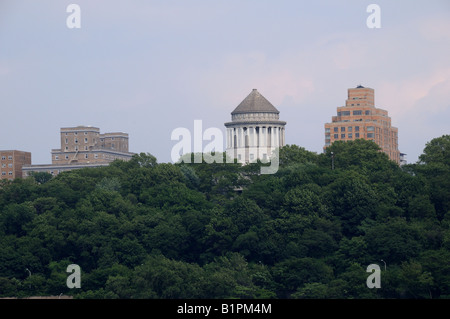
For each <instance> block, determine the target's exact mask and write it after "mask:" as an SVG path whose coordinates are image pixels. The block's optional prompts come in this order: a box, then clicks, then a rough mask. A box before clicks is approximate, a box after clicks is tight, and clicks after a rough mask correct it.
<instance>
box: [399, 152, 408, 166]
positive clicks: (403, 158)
mask: <svg viewBox="0 0 450 319" xmlns="http://www.w3.org/2000/svg"><path fill="white" fill-rule="evenodd" d="M406 164H408V162H407V159H406V154H405V153H400V166H403V165H406Z"/></svg>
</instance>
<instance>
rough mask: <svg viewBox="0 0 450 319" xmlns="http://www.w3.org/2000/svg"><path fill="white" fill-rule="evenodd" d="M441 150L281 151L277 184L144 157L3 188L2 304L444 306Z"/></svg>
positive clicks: (447, 281)
mask: <svg viewBox="0 0 450 319" xmlns="http://www.w3.org/2000/svg"><path fill="white" fill-rule="evenodd" d="M449 150H450V136H449V135H444V136H442V137H439V138H436V139H433V140H432V141H430V142H429V143H427V145H426V146H425V149H424V152H423V154H422V155H421V156H420V159H419V162H418V163H416V164H409V165H405V166H402V167H399V166H398V165H397V164H396V163H394V162H392V161H390V160H389V159H388V157H387V156H386V155H385V154H384V153H382V152H381V151H380V149H379V147H378V146H377V145H376V144H375V143H373V142H370V141H365V140H356V141H353V142H335V143H333V145H331V146H330V147H329V148H328V149H327V150H326V152H324V153H322V154H316V153H313V152H309V151H307V150H305V149H304V148H302V147H299V146H296V145H287V146H285V147H283V148H282V149H281V150H280V154H279V159H280V167H279V169H278V171H277V172H276V173H275V174H259V173H258V172H259V165H261V163H255V164H250V165H245V166H241V165H239V164H236V163H234V164H233V163H226V162H224V163H212V164H208V163H205V162H203V163H192V164H190V163H187V162H182V163H177V164H170V163H158V162H157V160H156V158H155V157H154V156H152V155H151V154H145V153H141V154H137V155H135V156H134V157H133V159H132V160H130V161H128V162H123V161H115V162H113V163H112V164H111V165H109V166H108V167H102V168H86V169H79V170H73V171H70V172H63V173H61V174H59V175H58V176H56V177H53V178H52V177H51V176H48V175H46V174H34V175H33V176H31V177H29V178H27V179H16V180H14V181H12V182H10V181H2V182H1V184H0V297H10V296H16V297H26V296H32V295H59V294H61V293H64V294H69V295H73V296H74V297H75V298H450V162H449V158H450V156H449ZM332 154H333V157H334V158H333V160H334V165H333V167H332V163H331V160H332V157H331V155H332ZM332 168H334V169H332ZM374 263H375V264H379V265H380V267H381V270H382V271H381V281H382V288H380V289H369V288H368V287H367V286H366V279H367V277H368V275H369V273H367V272H366V268H367V266H368V265H369V264H374ZM70 264H77V265H79V266H80V267H81V270H82V273H81V288H80V289H69V288H68V287H67V285H66V279H67V277H68V275H69V274H68V273H67V272H66V268H67V266H68V265H70ZM385 266H386V268H385Z"/></svg>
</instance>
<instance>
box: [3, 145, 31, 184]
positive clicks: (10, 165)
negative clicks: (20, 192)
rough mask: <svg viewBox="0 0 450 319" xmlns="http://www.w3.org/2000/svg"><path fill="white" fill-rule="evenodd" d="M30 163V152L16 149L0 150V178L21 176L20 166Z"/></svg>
mask: <svg viewBox="0 0 450 319" xmlns="http://www.w3.org/2000/svg"><path fill="white" fill-rule="evenodd" d="M24 165H31V153H30V152H24V151H17V150H9V151H7V150H5V151H0V179H7V180H13V179H15V178H18V177H20V178H21V177H22V167H23V166H24Z"/></svg>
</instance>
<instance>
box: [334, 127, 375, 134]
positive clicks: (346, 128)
mask: <svg viewBox="0 0 450 319" xmlns="http://www.w3.org/2000/svg"><path fill="white" fill-rule="evenodd" d="M353 128H354V129H355V132H359V126H355V127H353V126H348V127H345V126H341V132H345V131H347V132H353ZM366 131H367V132H373V131H375V127H374V126H366ZM333 132H334V133H337V132H339V127H337V126H335V127H333ZM325 133H330V128H328V127H327V128H326V129H325Z"/></svg>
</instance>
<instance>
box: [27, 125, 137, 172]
mask: <svg viewBox="0 0 450 319" xmlns="http://www.w3.org/2000/svg"><path fill="white" fill-rule="evenodd" d="M60 141H61V147H60V148H58V149H52V151H51V154H52V164H43V165H26V166H24V167H23V176H24V177H25V176H29V175H30V173H31V172H48V173H50V174H52V175H57V174H59V173H61V172H63V171H67V170H72V169H78V168H85V167H101V166H107V165H109V163H111V162H112V161H114V160H116V159H120V160H124V161H128V160H130V159H131V157H132V156H133V155H134V153H131V152H129V151H128V134H127V133H122V132H114V133H103V134H102V133H100V129H99V128H98V127H92V126H77V127H63V128H61V130H60Z"/></svg>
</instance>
